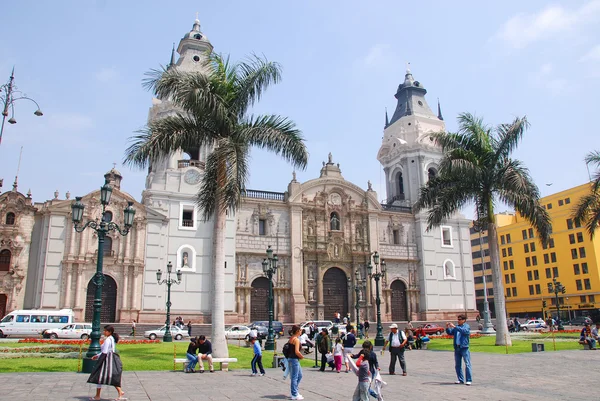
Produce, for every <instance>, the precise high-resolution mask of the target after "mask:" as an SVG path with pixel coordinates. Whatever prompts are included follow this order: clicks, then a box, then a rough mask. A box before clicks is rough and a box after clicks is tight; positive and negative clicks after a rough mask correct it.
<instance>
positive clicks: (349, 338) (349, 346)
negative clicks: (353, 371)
mask: <svg viewBox="0 0 600 401" xmlns="http://www.w3.org/2000/svg"><path fill="white" fill-rule="evenodd" d="M355 345H356V336H355V335H354V328H353V327H352V326H350V330H349V331H348V332H347V333H346V336H345V337H344V355H352V353H353V352H354V346H355ZM344 362H345V364H346V373H348V372H349V371H350V367H349V366H348V360H347V359H346V358H344Z"/></svg>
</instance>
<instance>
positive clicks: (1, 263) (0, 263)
mask: <svg viewBox="0 0 600 401" xmlns="http://www.w3.org/2000/svg"><path fill="white" fill-rule="evenodd" d="M11 256H12V255H11V253H10V251H9V250H8V249H4V250H3V251H0V272H7V271H9V270H10V258H11Z"/></svg>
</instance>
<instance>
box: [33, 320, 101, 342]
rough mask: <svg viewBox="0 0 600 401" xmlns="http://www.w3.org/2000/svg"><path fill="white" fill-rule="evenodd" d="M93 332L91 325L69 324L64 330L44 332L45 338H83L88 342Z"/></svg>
mask: <svg viewBox="0 0 600 401" xmlns="http://www.w3.org/2000/svg"><path fill="white" fill-rule="evenodd" d="M91 332H92V324H91V323H74V324H68V325H66V326H65V327H63V328H62V329H48V330H45V331H44V334H43V336H44V338H52V339H56V338H81V339H82V340H87V339H88V338H89V337H90V334H91Z"/></svg>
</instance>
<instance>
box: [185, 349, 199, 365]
mask: <svg viewBox="0 0 600 401" xmlns="http://www.w3.org/2000/svg"><path fill="white" fill-rule="evenodd" d="M187 359H188V361H189V362H188V366H187V367H188V369H194V368H195V367H196V364H197V363H198V357H197V356H196V355H195V354H190V353H189V352H188V353H187Z"/></svg>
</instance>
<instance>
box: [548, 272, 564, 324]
mask: <svg viewBox="0 0 600 401" xmlns="http://www.w3.org/2000/svg"><path fill="white" fill-rule="evenodd" d="M548 292H549V293H550V294H552V293H554V297H555V299H556V318H557V319H558V329H559V330H564V329H565V328H564V327H563V325H562V320H561V318H560V303H559V302H558V301H559V299H558V294H564V293H565V292H567V288H566V287H565V286H564V285H562V283H561V282H560V281H557V280H556V277H554V278H553V279H552V282H551V283H548Z"/></svg>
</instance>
